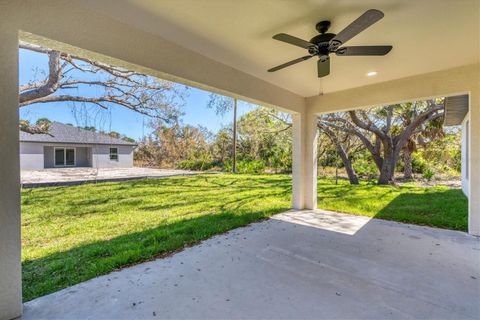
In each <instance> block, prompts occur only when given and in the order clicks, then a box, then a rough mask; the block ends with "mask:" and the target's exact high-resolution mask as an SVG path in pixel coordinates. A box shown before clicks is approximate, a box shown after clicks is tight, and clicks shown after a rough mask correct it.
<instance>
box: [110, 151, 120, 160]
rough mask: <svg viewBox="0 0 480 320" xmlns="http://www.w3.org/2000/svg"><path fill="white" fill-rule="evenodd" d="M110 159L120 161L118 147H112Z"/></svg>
mask: <svg viewBox="0 0 480 320" xmlns="http://www.w3.org/2000/svg"><path fill="white" fill-rule="evenodd" d="M110 160H115V161H118V148H110Z"/></svg>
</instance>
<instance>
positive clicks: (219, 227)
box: [22, 207, 289, 301]
mask: <svg viewBox="0 0 480 320" xmlns="http://www.w3.org/2000/svg"><path fill="white" fill-rule="evenodd" d="M288 209H289V208H287V207H276V208H270V209H266V210H259V211H251V212H243V213H242V214H238V212H235V211H236V210H229V211H224V212H221V213H217V214H210V215H204V216H199V217H195V218H190V219H180V220H178V221H175V222H173V223H169V224H165V225H161V226H158V227H156V228H151V229H147V230H144V231H141V232H136V233H130V234H126V235H122V236H119V237H116V238H113V239H109V240H102V241H97V242H93V243H88V244H85V245H79V246H77V247H75V248H72V249H70V250H67V251H63V252H56V253H53V254H50V255H48V256H45V257H42V258H39V259H34V260H28V261H24V262H23V264H22V271H23V295H24V301H28V300H31V299H33V298H35V297H39V296H42V295H45V294H48V293H51V292H55V291H57V290H60V289H62V288H65V287H68V286H71V285H74V284H77V283H79V282H82V281H85V280H88V279H91V278H94V277H97V276H99V275H102V274H106V273H109V272H111V271H114V270H117V269H119V268H122V267H125V266H128V265H131V264H135V263H139V262H143V261H147V260H150V259H153V258H156V257H160V256H163V255H166V254H169V253H172V252H175V251H177V250H179V249H182V248H184V247H186V246H190V245H192V244H195V243H197V242H199V241H201V240H204V239H207V238H209V237H211V236H213V235H215V234H219V233H223V232H226V231H228V230H230V229H233V228H237V227H240V226H245V225H247V224H249V223H252V222H254V221H258V220H261V219H264V218H268V217H269V216H271V215H272V214H274V213H278V212H282V211H285V210H288Z"/></svg>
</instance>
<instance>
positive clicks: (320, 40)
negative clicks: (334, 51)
mask: <svg viewBox="0 0 480 320" xmlns="http://www.w3.org/2000/svg"><path fill="white" fill-rule="evenodd" d="M335 36H336V34H334V33H322V34H319V35H316V36H315V37H313V38H312V39H310V42H311V43H313V44H315V45H316V46H317V48H318V53H319V54H322V55H328V54H329V53H330V51H329V46H330V40H332V39H333V38H335ZM309 53H310V54H312V53H311V52H310V50H309Z"/></svg>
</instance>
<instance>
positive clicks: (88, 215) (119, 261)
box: [22, 174, 467, 301]
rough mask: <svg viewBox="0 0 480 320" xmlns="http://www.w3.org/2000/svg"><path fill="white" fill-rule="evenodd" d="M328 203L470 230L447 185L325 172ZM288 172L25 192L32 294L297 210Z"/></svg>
mask: <svg viewBox="0 0 480 320" xmlns="http://www.w3.org/2000/svg"><path fill="white" fill-rule="evenodd" d="M318 195H319V202H318V205H319V207H320V208H324V209H329V210H336V211H340V212H347V213H353V214H361V215H367V216H375V217H378V218H382V219H390V220H397V221H403V222H409V223H419V224H427V225H433V226H437V227H442V228H451V229H457V230H466V228H467V214H466V212H467V200H466V198H465V197H464V196H463V194H462V193H461V191H460V190H451V189H448V188H445V187H435V188H421V187H413V186H404V187H392V186H376V185H373V184H367V183H362V184H361V185H360V186H350V185H348V184H347V183H346V182H344V181H341V182H340V184H339V185H335V184H334V183H333V181H331V180H324V179H320V180H319V186H318ZM290 206H291V177H289V176H287V175H230V174H219V175H200V176H189V177H171V178H165V179H155V180H139V181H126V182H118V183H100V184H88V185H81V186H73V187H72V186H70V187H54V188H36V189H25V190H23V191H22V243H23V249H22V266H23V294H24V300H25V301H27V300H31V299H33V298H35V297H38V296H41V295H45V294H48V293H51V292H54V291H57V290H59V289H62V288H65V287H67V286H70V285H73V284H76V283H79V282H81V281H85V280H87V279H91V278H93V277H96V276H98V275H101V274H106V273H108V272H111V271H113V270H115V269H118V268H121V267H123V266H126V265H130V264H133V263H138V262H140V261H145V260H148V259H151V258H153V257H155V256H159V255H164V254H168V253H170V252H173V251H175V250H178V249H180V248H183V247H184V246H188V245H191V244H193V243H196V242H198V241H200V240H202V239H206V238H209V237H211V236H213V235H215V234H218V233H222V232H225V231H227V230H230V229H233V228H236V227H239V226H243V225H247V224H249V223H251V222H254V221H258V220H261V219H264V218H268V217H270V216H271V215H272V214H275V213H278V212H282V211H285V210H288V209H289V208H290Z"/></svg>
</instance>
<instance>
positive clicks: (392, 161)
mask: <svg viewBox="0 0 480 320" xmlns="http://www.w3.org/2000/svg"><path fill="white" fill-rule="evenodd" d="M396 163H397V161H396V158H395V153H394V150H392V147H391V146H390V145H389V144H387V145H385V144H384V153H383V163H382V168H381V170H380V176H379V177H378V184H394V183H395V180H394V174H395V165H396Z"/></svg>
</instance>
